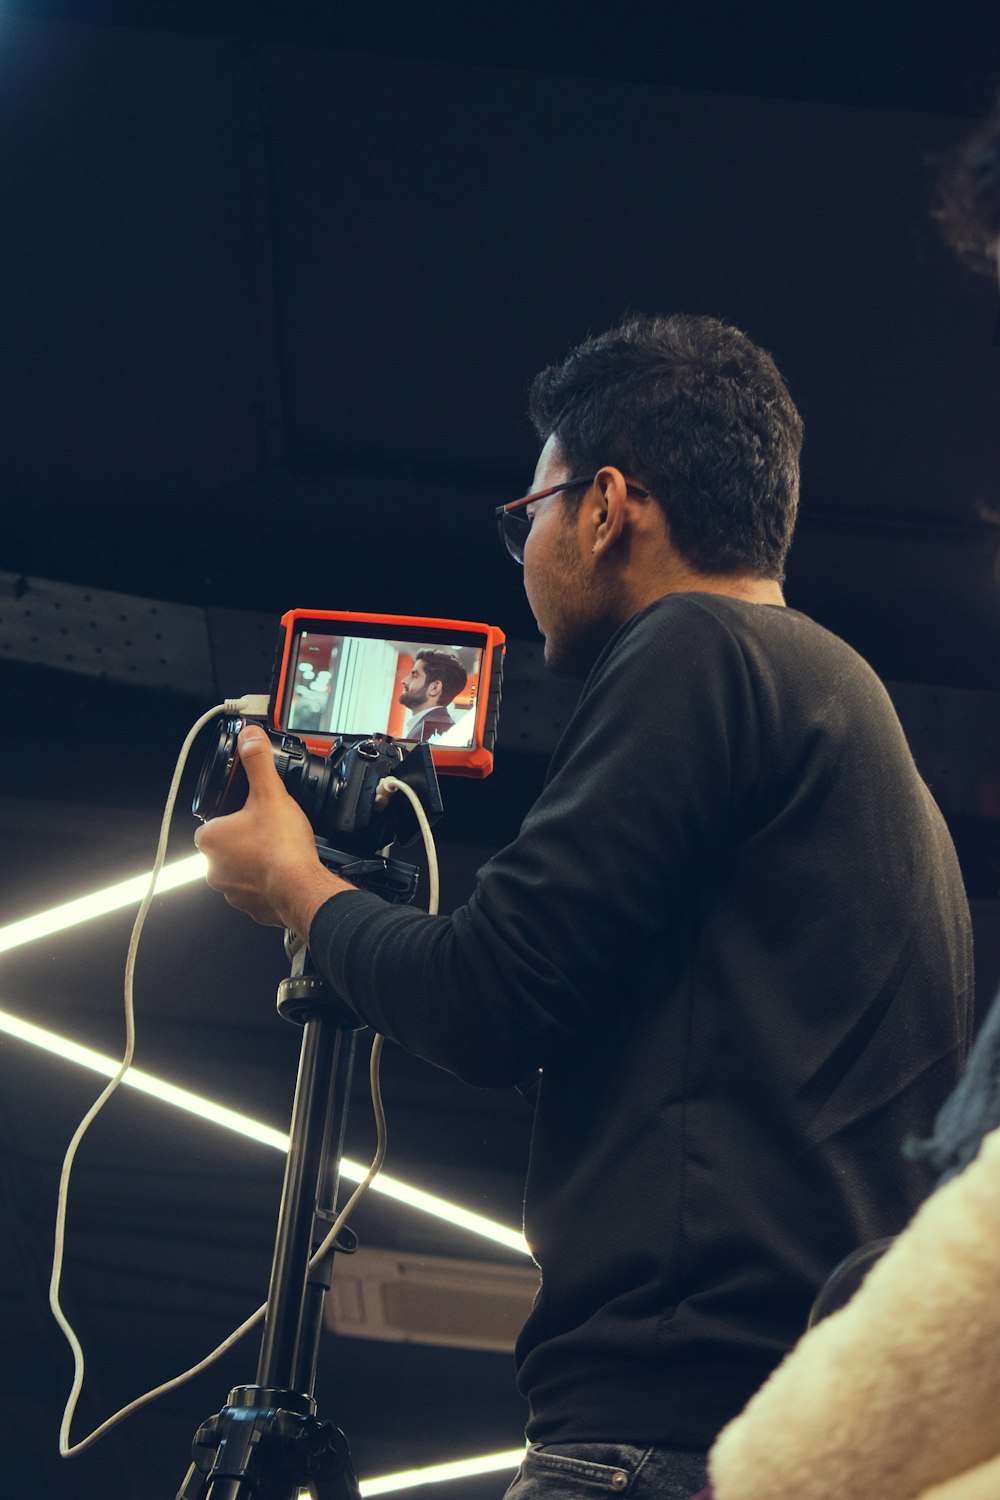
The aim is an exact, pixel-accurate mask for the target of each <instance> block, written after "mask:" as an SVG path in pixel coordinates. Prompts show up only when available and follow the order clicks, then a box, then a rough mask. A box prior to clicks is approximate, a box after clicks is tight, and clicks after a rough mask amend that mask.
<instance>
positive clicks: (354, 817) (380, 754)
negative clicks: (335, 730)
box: [191, 715, 443, 855]
mask: <svg viewBox="0 0 1000 1500" xmlns="http://www.w3.org/2000/svg"><path fill="white" fill-rule="evenodd" d="M246 724H257V725H259V726H260V728H261V729H262V730H263V731H264V733H265V734H266V735H267V737H268V739H269V740H270V742H271V753H272V755H273V757H274V767H275V770H276V771H277V773H278V775H279V777H280V778H281V781H282V783H283V785H284V787H285V790H286V791H287V792H288V794H289V796H290V797H292V798H293V800H294V801H295V802H297V803H298V805H299V806H300V807H301V809H302V811H303V812H304V813H305V815H306V817H307V818H308V819H309V823H310V825H311V827H312V829H313V832H314V833H315V834H316V836H317V838H318V839H319V840H321V841H322V842H323V843H325V844H328V845H331V846H333V848H334V849H335V850H339V851H342V852H344V853H346V854H360V855H364V854H370V853H373V852H374V851H375V850H376V849H381V848H384V847H385V846H386V845H387V844H391V843H395V842H398V843H401V844H408V843H411V842H412V841H413V840H414V839H415V838H416V837H417V835H418V833H419V829H418V827H417V821H416V817H415V814H414V812H413V809H412V807H411V806H410V803H409V802H408V801H406V800H404V799H403V798H401V797H400V798H393V799H391V800H390V802H389V803H388V804H387V806H386V807H385V808H382V809H380V808H378V807H377V806H376V793H377V791H378V784H379V782H380V781H381V780H382V779H383V778H384V777H386V776H395V777H397V778H398V779H399V780H400V781H405V782H407V783H408V784H409V785H411V786H412V787H413V789H414V791H415V792H416V793H417V796H418V797H419V798H420V801H421V804H422V805H423V808H424V811H425V812H426V814H427V817H428V820H429V821H430V822H434V820H435V819H436V818H438V817H440V815H441V812H442V811H443V806H442V802H441V793H440V789H439V787H438V782H437V776H436V774H435V771H434V763H433V761H432V760H431V757H430V753H429V751H428V750H427V747H426V746H424V745H417V746H413V747H412V748H405V747H403V746H402V745H398V744H396V742H395V741H394V740H391V739H389V738H388V737H387V736H385V735H369V736H368V737H367V738H365V739H359V740H357V741H355V742H354V743H352V744H347V743H346V742H345V741H343V740H336V741H334V742H333V743H332V744H331V745H330V746H328V747H326V750H327V753H326V754H320V755H317V754H316V753H315V752H314V751H312V750H310V749H309V747H308V745H307V744H306V742H305V741H304V740H303V739H300V738H299V736H298V735H295V734H289V733H287V732H286V731H284V730H280V729H275V728H274V727H273V725H271V724H268V723H267V722H265V721H263V720H261V719H250V718H240V717H238V716H235V715H234V716H233V717H231V718H223V719H221V720H220V721H219V725H218V729H217V733H216V741H215V744H214V746H213V747H212V749H211V750H210V751H209V753H208V755H207V756H206V758H205V761H204V763H203V765H202V769H201V775H200V777H199V779H198V786H197V789H196V791H195V795H194V800H193V802H192V804H191V810H192V812H193V813H194V814H195V816H196V817H198V818H201V819H202V820H203V821H205V822H207V821H208V820H209V819H210V818H216V817H219V816H220V815H222V814H224V813H231V812H237V811H238V810H239V808H241V807H242V806H243V804H244V802H245V801H246V799H247V795H248V792H249V784H248V782H247V776H246V772H245V771H244V769H243V766H242V764H241V762H240V757H239V751H238V749H237V740H238V739H239V736H240V733H241V731H242V730H243V727H244V725H246Z"/></svg>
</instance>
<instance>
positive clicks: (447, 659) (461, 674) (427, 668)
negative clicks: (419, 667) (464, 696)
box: [416, 651, 469, 704]
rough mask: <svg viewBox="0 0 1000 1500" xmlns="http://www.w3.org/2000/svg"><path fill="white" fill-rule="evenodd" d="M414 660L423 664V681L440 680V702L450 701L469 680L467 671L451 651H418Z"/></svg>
mask: <svg viewBox="0 0 1000 1500" xmlns="http://www.w3.org/2000/svg"><path fill="white" fill-rule="evenodd" d="M416 660H417V661H422V662H423V664H424V681H425V682H440V684H441V698H440V702H441V703H442V704H445V703H450V702H451V700H452V698H454V696H455V694H456V693H460V692H461V691H462V689H463V688H464V687H465V684H466V683H467V682H468V680H469V674H468V672H466V670H465V668H464V667H463V666H462V663H461V662H460V661H459V659H458V657H457V656H455V655H453V653H452V652H451V651H418V652H417V655H416Z"/></svg>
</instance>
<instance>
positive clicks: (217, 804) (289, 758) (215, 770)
mask: <svg viewBox="0 0 1000 1500" xmlns="http://www.w3.org/2000/svg"><path fill="white" fill-rule="evenodd" d="M251 722H252V723H259V722H260V721H259V720H249V719H241V718H233V719H220V721H219V727H218V731H217V735H216V741H215V744H214V746H213V747H212V749H211V750H210V751H209V752H208V755H207V756H206V757H205V762H204V764H203V766H202V768H201V775H200V776H199V778H198V786H197V788H196V790H195V794H194V801H193V802H192V804H191V811H192V812H193V813H194V814H195V816H196V817H199V818H201V819H202V820H203V821H205V822H207V821H208V819H209V818H217V817H219V816H220V815H221V814H222V813H231V812H236V811H237V810H238V809H239V808H241V807H242V806H243V804H244V803H245V802H246V800H247V795H248V793H249V790H250V788H249V785H248V783H247V776H246V772H245V771H244V769H243V766H242V765H241V763H240V757H239V752H238V750H237V747H236V742H237V740H238V739H239V736H240V733H241V731H242V730H243V728H244V725H246V724H248V723H251ZM260 727H261V729H263V731H264V733H265V734H266V735H267V737H268V739H269V740H270V741H271V753H272V755H273V756H274V766H275V770H276V771H277V773H278V775H279V776H280V777H281V780H282V781H283V782H284V784H285V788H286V790H287V791H288V793H289V795H290V796H291V797H293V798H294V799H295V801H296V802H297V803H298V804H299V806H300V807H301V808H302V811H303V812H304V813H305V815H306V817H307V818H308V819H309V822H310V823H311V824H312V826H313V828H314V829H315V830H316V832H317V833H319V834H322V833H323V825H324V823H325V821H326V818H325V816H324V815H325V813H326V812H327V810H328V809H329V808H331V807H332V806H333V805H334V804H335V803H336V800H337V791H338V778H337V763H338V760H339V756H338V754H337V751H338V749H339V748H340V747H339V746H338V745H336V744H335V745H334V747H333V753H332V754H331V756H330V757H329V759H324V758H323V756H320V755H313V754H312V753H311V752H310V751H309V750H307V749H306V747H305V745H304V744H303V743H302V741H301V740H300V739H299V738H298V736H297V735H294V734H282V733H281V732H280V731H278V730H275V729H271V728H269V727H268V725H267V724H260Z"/></svg>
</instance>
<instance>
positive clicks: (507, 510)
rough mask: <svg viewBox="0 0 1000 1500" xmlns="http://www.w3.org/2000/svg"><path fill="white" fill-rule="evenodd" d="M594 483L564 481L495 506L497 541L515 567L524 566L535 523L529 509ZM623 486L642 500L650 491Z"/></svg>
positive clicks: (628, 485)
mask: <svg viewBox="0 0 1000 1500" xmlns="http://www.w3.org/2000/svg"><path fill="white" fill-rule="evenodd" d="M593 482H594V480H593V476H590V477H589V478H587V479H564V480H563V482H562V484H553V485H550V487H549V488H548V489H547V490H535V492H534V494H532V495H522V497H521V499H520V500H510V501H508V503H507V504H506V505H498V506H497V509H496V517H497V528H498V530H499V532H500V540H501V541H502V542H503V544H504V546H505V547H506V548H507V551H508V552H509V553H510V555H511V557H512V558H513V559H514V561H515V562H516V563H520V564H521V566H522V567H523V566H524V544H525V542H526V541H527V540H528V532H529V531H530V530H531V523H532V521H533V520H534V519H535V516H534V512H533V511H532V510H530V509H529V507H530V506H531V505H533V504H534V503H535V502H536V501H538V500H547V499H548V497H549V496H550V495H558V494H559V492H560V491H561V490H575V489H579V488H580V486H581V485H584V484H586V485H590V484H593ZM625 486H626V489H627V490H628V493H629V494H630V495H637V496H639V497H640V498H641V499H648V498H649V491H648V490H644V489H640V488H639V486H638V485H637V484H630V483H629V482H628V480H626V481H625Z"/></svg>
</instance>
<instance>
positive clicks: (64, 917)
mask: <svg viewBox="0 0 1000 1500" xmlns="http://www.w3.org/2000/svg"><path fill="white" fill-rule="evenodd" d="M205 867H206V861H205V858H204V856H203V855H201V854H194V855H191V856H190V857H188V858H187V859H180V860H175V861H174V862H173V863H172V864H170V865H164V867H163V869H162V870H161V871H160V875H159V879H158V880H157V882H156V890H157V894H158V895H160V894H162V893H163V892H165V891H171V890H177V889H178V888H179V887H181V886H185V885H192V884H193V883H194V882H195V881H197V880H201V879H202V878H203V877H204V874H205ZM148 885H149V876H148V875H137V876H134V877H133V878H132V879H130V880H122V881H119V882H118V883H117V884H116V885H112V886H107V887H105V889H104V890H101V891H95V892H93V893H92V894H91V895H89V896H81V897H79V898H78V899H77V900H75V901H66V902H64V903H63V904H62V905H61V906H57V907H52V908H51V909H50V910H49V911H45V912H39V913H38V915H37V916H34V917H26V918H24V919H23V920H21V921H19V922H11V923H8V925H7V926H5V927H0V953H8V952H10V951H11V950H12V949H14V948H19V947H21V946H23V945H24V944H25V943H31V942H35V941H37V940H38V939H39V938H43V937H48V936H50V935H52V934H53V933H57V932H64V931H65V930H66V929H67V928H69V927H75V926H78V925H79V924H80V923H82V922H89V921H92V920H93V919H94V918H95V917H101V916H106V915H107V914H108V913H110V912H114V911H121V910H122V909H123V908H124V907H127V906H135V905H137V904H138V903H139V902H140V901H142V899H143V897H144V896H145V894H146V889H147V887H148ZM0 1034H5V1035H7V1036H11V1037H15V1038H16V1039H17V1040H18V1041H22V1042H27V1043H28V1044H29V1045H30V1046H33V1047H40V1048H41V1049H42V1050H43V1051H45V1052H49V1053H52V1054H53V1055H54V1056H56V1057H61V1058H63V1059H64V1060H66V1061H67V1062H73V1063H76V1064H77V1066H79V1067H83V1068H87V1069H89V1070H90V1071H91V1072H94V1073H100V1074H103V1075H104V1076H105V1077H106V1078H112V1077H113V1076H114V1075H115V1073H117V1071H118V1067H119V1063H118V1060H117V1059H116V1058H111V1057H106V1056H105V1055H104V1054H103V1053H100V1052H96V1051H94V1049H93V1048H91V1047H84V1046H82V1045H81V1044H80V1043H79V1042H73V1041H70V1039H69V1038H68V1037H62V1036H59V1034H58V1033H57V1032H54V1031H49V1030H48V1029H47V1028H46V1027H44V1026H36V1025H35V1024H34V1023H33V1022H31V1021H26V1020H24V1019H22V1017H20V1016H15V1015H13V1014H12V1013H11V1012H10V1011H2V1010H0ZM122 1082H123V1083H124V1084H126V1085H128V1087H129V1088H134V1089H137V1090H138V1091H139V1092H140V1093H143V1094H148V1095H149V1096H150V1097H151V1098H154V1099H159V1100H160V1101H161V1102H163V1103H165V1104H171V1105H173V1106H174V1108H175V1109H181V1110H184V1111H185V1112H186V1113H188V1114H192V1115H195V1116H197V1117H198V1118H199V1119H202V1120H207V1121H208V1122H209V1123H210V1124H213V1125H219V1126H221V1127H222V1128H223V1129H225V1130H231V1131H233V1132H235V1133H236V1134H237V1135H242V1136H244V1137H246V1139H248V1140H252V1141H256V1142H258V1144H260V1145H264V1146H270V1147H272V1148H273V1149H274V1150H277V1151H281V1152H282V1153H285V1152H287V1150H288V1136H287V1135H283V1134H282V1132H281V1131H280V1130H275V1129H274V1128H273V1127H272V1126H270V1125H265V1124H263V1123H262V1122H261V1121H259V1120H254V1119H252V1118H251V1117H250V1116H249V1115H244V1114H241V1113H240V1112H239V1111H238V1110H234V1109H229V1108H227V1107H226V1106H225V1105H223V1104H216V1103H215V1102H214V1101H213V1100H211V1099H205V1098H203V1097H202V1096H201V1095H199V1094H194V1093H192V1092H191V1091H190V1090H189V1089H184V1088H180V1087H178V1086H177V1085H176V1084H173V1083H168V1082H167V1081H166V1080H165V1079H162V1078H157V1077H155V1076H154V1075H153V1074H152V1073H146V1072H145V1071H144V1070H143V1069H141V1068H130V1069H129V1071H128V1072H127V1073H126V1074H125V1076H124V1078H123V1079H122ZM366 1172H367V1168H366V1167H363V1166H361V1165H360V1164H359V1163H358V1162H354V1161H351V1160H349V1159H348V1158H344V1159H343V1160H342V1162H341V1174H342V1176H343V1177H344V1178H345V1179H346V1180H347V1181H349V1182H360V1181H361V1179H362V1178H363V1177H364V1176H365V1174H366ZM370 1190H371V1191H372V1192H376V1193H382V1194H384V1195H385V1196H386V1197H387V1198H392V1199H394V1200H395V1201H396V1202H397V1203H405V1204H406V1205H407V1206H408V1207H410V1208H416V1209H418V1210H419V1211H420V1212H421V1213H426V1214H429V1215H431V1216H432V1217H434V1218H437V1219H441V1220H443V1221H444V1222H445V1223H447V1224H453V1225H455V1226H456V1227H458V1228H460V1229H466V1230H468V1231H469V1233H470V1234H477V1235H479V1236H480V1237H481V1238H483V1239H487V1240H490V1241H492V1242H493V1243H494V1244H497V1245H502V1246H504V1248H505V1249H508V1250H516V1251H518V1252H519V1253H520V1254H522V1255H530V1254H531V1251H530V1250H529V1248H528V1244H527V1241H526V1240H525V1238H524V1236H523V1234H520V1233H519V1232H518V1231H517V1230H514V1229H509V1228H508V1227H507V1226H506V1225H505V1224H498V1223H497V1222H496V1220H494V1219H488V1218H486V1216H485V1215H483V1214H477V1213H473V1212H472V1211H471V1210H469V1209H466V1208H461V1207H460V1206H459V1205H458V1204H455V1203H449V1202H448V1201H447V1199H445V1198H439V1197H437V1196H436V1195H435V1194H434V1193H427V1192H424V1191H423V1189H422V1188H415V1187H411V1186H410V1185H409V1184H408V1183H405V1182H400V1181H399V1179H398V1178H394V1177H389V1176H387V1175H386V1174H385V1173H384V1172H383V1173H381V1174H380V1175H379V1176H378V1177H377V1178H376V1179H375V1181H374V1182H373V1183H372V1185H371V1189H370ZM523 1456H524V1449H523V1448H513V1449H510V1450H509V1451H507V1452H505V1453H490V1454H484V1455H483V1456H481V1457H480V1458H467V1459H458V1460H455V1461H453V1462H451V1463H443V1464H431V1465H428V1466H427V1467H425V1468H422V1469H404V1470H401V1471H400V1472H399V1473H396V1474H383V1475H380V1476H378V1477H376V1478H373V1479H363V1480H361V1481H360V1484H359V1488H360V1490H361V1494H362V1495H363V1496H364V1497H365V1500H367V1497H368V1496H370V1495H371V1496H374V1495H388V1494H393V1493H398V1492H399V1491H400V1490H409V1489H416V1488H417V1487H418V1486H420V1485H427V1484H444V1483H447V1482H448V1481H450V1480H452V1479H464V1478H471V1477H473V1476H475V1475H478V1474H493V1473H497V1472H499V1471H501V1470H505V1469H516V1468H517V1467H518V1466H519V1465H520V1463H521V1460H522V1458H523Z"/></svg>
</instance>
